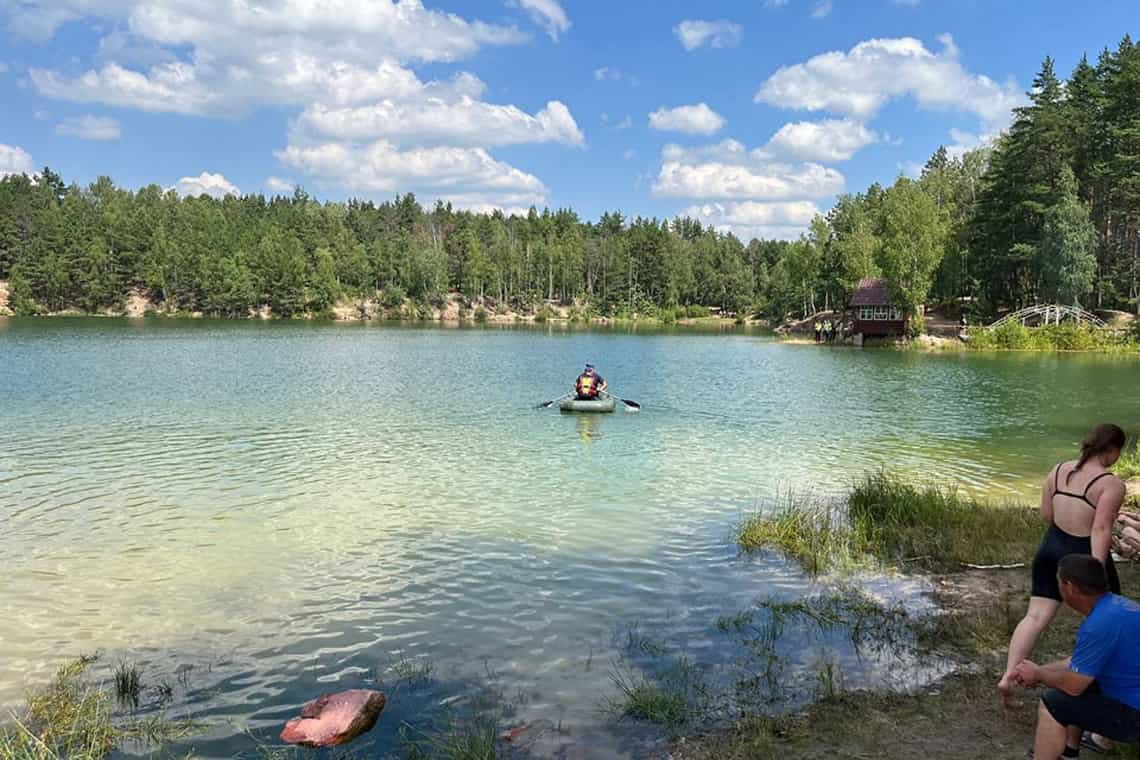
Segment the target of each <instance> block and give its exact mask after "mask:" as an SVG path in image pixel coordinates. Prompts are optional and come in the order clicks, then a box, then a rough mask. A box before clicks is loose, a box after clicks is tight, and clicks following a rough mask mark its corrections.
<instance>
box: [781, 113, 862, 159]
mask: <svg viewBox="0 0 1140 760" xmlns="http://www.w3.org/2000/svg"><path fill="white" fill-rule="evenodd" d="M877 140H878V136H877V135H876V134H875V133H874V132H873V131H871V130H870V129H867V127H865V126H864V125H863V124H861V123H859V122H857V121H852V120H850V119H828V120H826V121H797V122H794V123H791V124H785V125H784V126H782V127H780V129H779V131H777V132H776V134H775V135H773V136H772V139H771V140H769V141H768V150H770V151H772V152H773V153H778V154H781V155H789V156H793V157H795V158H799V159H803V160H805V161H846V160H847V159H849V158H851V156H853V155H855V153H856V152H858V151H859V150H860V149H862V148H865V147H866V146H868V145H870V144H871V143H874V142H876V141H877Z"/></svg>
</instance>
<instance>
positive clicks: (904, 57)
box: [754, 35, 1022, 128]
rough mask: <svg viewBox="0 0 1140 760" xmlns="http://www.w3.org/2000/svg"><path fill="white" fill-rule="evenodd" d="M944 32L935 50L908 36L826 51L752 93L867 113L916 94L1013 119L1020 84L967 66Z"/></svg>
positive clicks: (761, 98) (999, 119)
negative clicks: (1002, 81)
mask: <svg viewBox="0 0 1140 760" xmlns="http://www.w3.org/2000/svg"><path fill="white" fill-rule="evenodd" d="M939 39H940V41H941V42H942V45H943V49H942V50H941V51H940V52H938V53H932V52H931V51H929V50H927V49H926V47H925V46H924V45H923V44H922V42H920V41H919V40H916V39H914V38H911V37H904V38H899V39H872V40H867V41H864V42H860V43H859V44H857V45H856V46H855V47H853V48H851V50H849V51H848V52H846V53H844V52H838V51H836V52H830V53H823V54H821V55H817V56H815V57H813V58H810V59H809V60H808V61H806V62H805V63H798V64H795V65H792V66H784V67H782V68H780V69H779V70H778V71H777V72H776V73H775V74H773V75H772V76H771V77H769V78H768V80H767V81H766V82H764V84H763V85H761V87H760V89H759V91H758V92H757V93H756V96H755V98H754V100H755V101H756V102H758V103H761V102H763V103H768V104H771V105H775V106H780V107H782V108H800V109H805V110H809V111H831V112H834V113H839V114H843V115H845V116H849V117H852V118H855V119H858V120H861V121H863V120H867V119H869V118H871V117H873V116H874V115H875V114H876V113H878V111H879V109H881V108H882V107H883V106H884V105H885V104H886V103H887V102H888V101H890V100H892V99H894V98H900V97H905V96H912V97H914V98H915V100H916V101H917V102H918V105H919V107H921V108H927V109H932V110H955V111H963V112H966V113H972V114H975V115H976V116H978V118H980V119H981V120H982V121H983V123H985V124H987V125H992V126H995V127H997V128H1000V127H1002V126H1005V125H1006V124H1008V123H1009V117H1010V111H1011V110H1012V109H1013V108H1014V107H1015V106H1017V105H1019V104H1020V103H1021V101H1022V97H1021V95H1020V93H1019V92H1018V91H1017V87H1016V85H1014V84H1012V83H1010V84H1007V85H1005V86H1002V85H999V84H998V83H997V82H995V81H993V80H992V79H990V78H989V77H987V76H984V75H980V74H972V73H970V72H968V71H966V69H965V68H964V67H963V66H962V64H961V63H960V62H959V60H958V49H957V47H955V45H954V41H953V39H952V38H951V37H950V36H949V35H943V36H942V37H940V38H939Z"/></svg>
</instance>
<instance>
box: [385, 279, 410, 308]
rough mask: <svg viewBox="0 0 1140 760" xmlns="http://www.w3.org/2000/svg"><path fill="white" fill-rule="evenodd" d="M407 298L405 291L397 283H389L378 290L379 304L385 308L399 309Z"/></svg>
mask: <svg viewBox="0 0 1140 760" xmlns="http://www.w3.org/2000/svg"><path fill="white" fill-rule="evenodd" d="M407 298H408V294H407V292H406V291H405V290H404V289H403V288H401V287H400V286H399V285H389V286H387V287H386V288H384V289H383V290H382V291H380V305H381V306H383V307H384V308H385V309H399V308H400V307H401V306H403V305H404V301H405V300H407Z"/></svg>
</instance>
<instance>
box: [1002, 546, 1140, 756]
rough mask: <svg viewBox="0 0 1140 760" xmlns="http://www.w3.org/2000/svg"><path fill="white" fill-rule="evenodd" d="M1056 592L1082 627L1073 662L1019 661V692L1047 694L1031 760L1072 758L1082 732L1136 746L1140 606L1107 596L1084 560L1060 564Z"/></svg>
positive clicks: (1092, 563) (1104, 580)
mask: <svg viewBox="0 0 1140 760" xmlns="http://www.w3.org/2000/svg"><path fill="white" fill-rule="evenodd" d="M1057 587H1058V589H1060V593H1061V597H1062V598H1063V599H1064V601H1065V604H1066V605H1068V606H1069V607H1071V608H1073V609H1074V610H1076V611H1077V612H1079V613H1080V614H1082V615H1084V616H1085V620H1084V622H1083V623H1081V627H1080V630H1079V631H1078V632H1077V644H1076V647H1075V648H1074V650H1073V656H1072V657H1070V658H1068V659H1066V660H1061V661H1059V662H1054V663H1051V664H1049V665H1037V664H1035V663H1033V662H1031V661H1029V660H1022V661H1021V662H1019V663H1018V664H1017V665H1016V667H1015V668H1014V670H1013V680H1014V681H1015V682H1016V683H1018V684H1020V685H1022V686H1026V687H1034V686H1038V685H1043V686H1048V687H1049V690H1048V691H1046V692H1045V694H1044V695H1042V697H1041V704H1040V705H1039V706H1038V709H1037V730H1036V734H1035V736H1034V740H1033V757H1034V758H1035V759H1036V760H1042V759H1043V758H1048V760H1055V758H1058V757H1077V756H1078V753H1079V751H1080V748H1081V733H1082V730H1084V731H1090V732H1094V733H1096V734H1099V735H1101V736H1104V737H1107V738H1109V739H1114V740H1116V741H1120V742H1127V743H1133V744H1135V743H1140V657H1137V656H1136V652H1137V651H1138V650H1140V604H1136V602H1133V601H1132V600H1131V599H1125V598H1124V597H1122V596H1117V595H1116V594H1113V593H1110V592H1109V578H1108V573H1107V572H1105V566H1104V564H1103V563H1102V562H1101V561H1100V560H1098V559H1097V558H1096V557H1093V556H1091V555H1088V554H1070V555H1068V556H1066V557H1064V558H1062V559H1061V561H1060V563H1059V564H1058V568H1057Z"/></svg>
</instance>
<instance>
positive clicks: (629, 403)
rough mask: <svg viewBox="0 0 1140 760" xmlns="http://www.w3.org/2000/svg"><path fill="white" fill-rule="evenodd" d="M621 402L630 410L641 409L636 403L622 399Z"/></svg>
mask: <svg viewBox="0 0 1140 760" xmlns="http://www.w3.org/2000/svg"><path fill="white" fill-rule="evenodd" d="M621 402H622V403H623V404H625V405H626V406H628V407H629V408H630V409H641V404H639V403H637V402H636V401H629V400H627V399H624V398H623V399H621Z"/></svg>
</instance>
